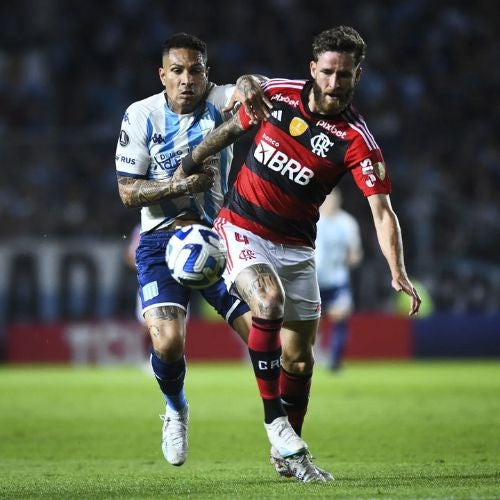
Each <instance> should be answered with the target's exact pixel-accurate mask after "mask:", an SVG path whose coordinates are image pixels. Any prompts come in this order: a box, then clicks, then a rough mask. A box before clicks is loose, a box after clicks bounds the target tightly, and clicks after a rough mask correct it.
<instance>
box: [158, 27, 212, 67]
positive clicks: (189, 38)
mask: <svg viewBox="0 0 500 500" xmlns="http://www.w3.org/2000/svg"><path fill="white" fill-rule="evenodd" d="M170 49H193V50H197V51H198V52H199V53H200V54H201V55H202V56H203V62H205V63H206V62H207V44H206V43H205V42H204V41H203V40H200V39H199V38H198V37H196V36H194V35H189V34H188V33H176V34H175V35H172V36H171V37H169V38H167V40H165V43H164V44H163V50H162V57H163V56H165V55H166V54H168V53H169V52H170Z"/></svg>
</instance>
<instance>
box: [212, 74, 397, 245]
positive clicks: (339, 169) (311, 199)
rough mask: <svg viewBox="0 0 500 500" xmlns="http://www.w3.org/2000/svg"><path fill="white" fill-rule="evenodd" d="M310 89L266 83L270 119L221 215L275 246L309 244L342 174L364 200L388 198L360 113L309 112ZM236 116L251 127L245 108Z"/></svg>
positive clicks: (305, 84) (307, 84) (303, 84)
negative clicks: (349, 176) (350, 178)
mask: <svg viewBox="0 0 500 500" xmlns="http://www.w3.org/2000/svg"><path fill="white" fill-rule="evenodd" d="M311 86H312V81H307V80H284V79H271V80H268V81H267V82H265V83H264V84H263V86H262V88H263V90H264V92H265V93H266V95H267V96H268V97H269V98H270V100H271V102H272V103H273V109H272V110H271V117H270V118H269V119H268V120H267V121H263V122H262V123H261V124H260V126H259V129H258V131H257V133H256V134H255V137H254V140H253V143H252V146H251V148H250V150H249V152H248V154H247V157H246V160H245V162H244V164H243V165H242V167H241V169H240V171H239V173H238V176H237V177H236V180H235V183H234V185H233V187H232V189H231V191H230V192H229V193H228V195H227V197H226V201H225V203H224V207H223V208H222V210H221V211H220V213H219V217H222V218H224V219H226V220H228V221H230V222H232V223H234V224H235V225H237V226H240V227H242V228H245V229H248V230H250V231H252V232H253V233H255V234H257V235H259V236H261V237H262V238H265V239H267V240H270V241H273V242H276V243H284V244H289V245H305V246H310V247H314V241H315V239H316V222H317V221H318V218H319V210H318V209H319V206H320V205H321V204H322V203H323V201H324V199H325V197H326V195H327V194H328V193H329V192H330V191H331V190H332V188H333V187H334V186H335V185H336V184H337V183H338V182H339V181H340V179H341V178H342V176H343V175H344V174H345V173H346V172H348V171H350V172H351V174H352V176H353V177H354V180H355V182H356V184H357V186H358V187H359V189H361V191H362V192H363V194H364V195H365V196H370V195H372V194H378V193H386V194H387V193H390V191H391V183H390V179H389V176H388V174H387V171H386V168H385V164H384V158H383V156H382V152H381V150H380V148H379V147H378V145H377V143H376V142H375V139H374V138H373V136H372V134H371V133H370V131H369V130H368V127H367V126H366V123H365V121H364V119H363V118H362V117H361V115H360V114H359V113H358V112H357V111H356V110H355V109H354V108H353V107H352V106H349V107H348V108H347V109H346V110H345V111H344V112H342V113H341V114H340V115H338V116H331V117H330V116H325V115H320V114H316V113H312V112H311V111H310V110H309V106H308V96H309V91H310V89H311ZM239 113H240V120H241V122H242V124H243V126H245V127H246V128H250V127H251V125H250V123H249V117H248V115H247V114H246V112H245V108H244V107H243V106H241V108H240V110H239Z"/></svg>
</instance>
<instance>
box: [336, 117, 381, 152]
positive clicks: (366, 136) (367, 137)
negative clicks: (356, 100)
mask: <svg viewBox="0 0 500 500" xmlns="http://www.w3.org/2000/svg"><path fill="white" fill-rule="evenodd" d="M343 114H344V117H345V119H346V122H347V124H348V125H349V127H351V128H352V129H354V130H356V132H358V133H359V135H361V137H362V138H363V140H364V141H365V143H366V145H367V146H368V149H369V150H370V151H372V150H373V149H379V147H378V145H377V143H376V142H375V139H374V138H373V135H372V134H371V133H370V131H369V130H368V127H367V126H366V124H365V123H364V122H363V121H359V120H356V117H355V115H354V113H352V111H350V110H346V111H345V112H344V113H343ZM353 122H354V123H353Z"/></svg>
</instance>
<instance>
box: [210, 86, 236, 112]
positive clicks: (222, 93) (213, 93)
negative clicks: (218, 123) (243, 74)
mask: <svg viewBox="0 0 500 500" xmlns="http://www.w3.org/2000/svg"><path fill="white" fill-rule="evenodd" d="M234 89H235V85H234V84H233V83H227V84H224V85H217V84H215V83H210V90H209V92H208V94H207V98H206V101H207V102H208V103H210V104H213V105H214V106H216V107H219V108H223V107H225V106H226V104H227V103H228V102H229V99H230V98H231V96H232V95H233V92H234Z"/></svg>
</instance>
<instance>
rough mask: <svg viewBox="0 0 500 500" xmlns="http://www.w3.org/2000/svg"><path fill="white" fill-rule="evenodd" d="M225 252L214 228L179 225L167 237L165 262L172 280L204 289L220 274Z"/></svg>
mask: <svg viewBox="0 0 500 500" xmlns="http://www.w3.org/2000/svg"><path fill="white" fill-rule="evenodd" d="M226 253H227V252H226V248H225V246H224V244H223V243H222V240H221V239H220V237H219V235H218V234H217V233H216V232H215V231H213V230H212V229H209V228H208V227H205V226H202V225H201V224H193V225H191V226H185V227H181V228H180V229H178V230H177V231H176V232H175V233H174V234H173V236H172V237H171V238H170V241H169V242H168V245H167V251H166V261H167V266H168V269H169V270H170V272H171V273H172V277H173V278H174V279H175V281H177V282H178V283H180V284H181V285H185V286H189V287H191V288H206V287H207V286H210V285H213V284H214V283H215V282H216V281H218V280H219V278H220V277H221V276H222V273H223V272H224V269H225V268H226Z"/></svg>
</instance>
